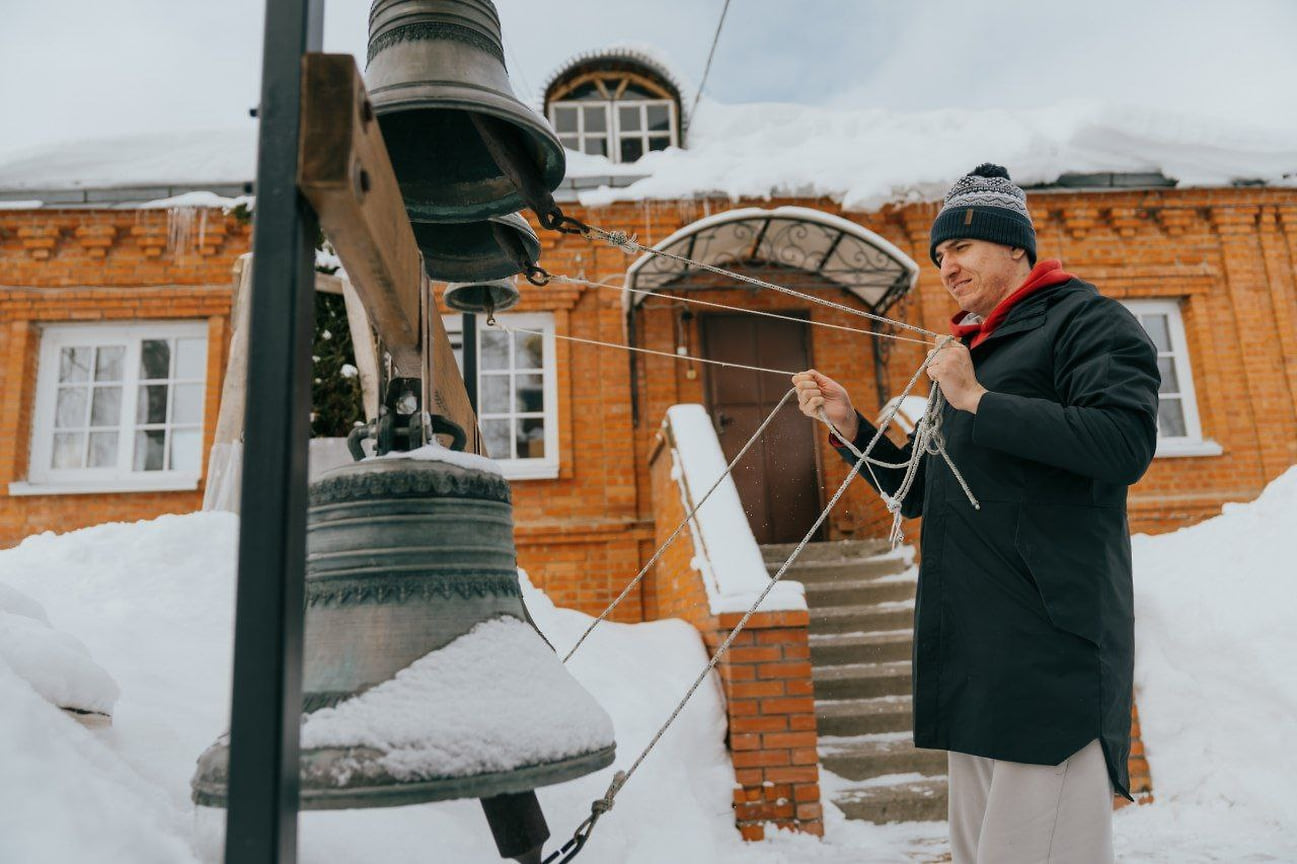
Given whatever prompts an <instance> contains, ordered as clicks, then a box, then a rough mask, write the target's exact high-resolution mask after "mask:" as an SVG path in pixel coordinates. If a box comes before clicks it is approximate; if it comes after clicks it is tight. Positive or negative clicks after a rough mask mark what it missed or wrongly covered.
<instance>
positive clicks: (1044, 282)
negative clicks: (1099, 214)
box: [950, 258, 1074, 348]
mask: <svg viewBox="0 0 1297 864" xmlns="http://www.w3.org/2000/svg"><path fill="white" fill-rule="evenodd" d="M1072 278H1074V277H1073V276H1072V274H1071V273H1068V272H1067V271H1066V270H1064V269H1063V262H1062V261H1059V260H1058V259H1057V258H1050V259H1048V260H1046V261H1041V262H1039V263H1038V264H1036V266H1035V267H1033V268H1032V269H1031V272H1030V273H1028V274H1027V279H1026V281H1025V282H1023V283H1022V284H1021V285H1020V286H1018V288H1017V289H1016V290H1015V291H1014V292H1013V293H1012V294H1010V295H1009V296H1008V297H1005V298H1004V299H1003V300H1001V301H1000V302H999V303H997V304H996V305H995V308H994V309H992V310H991V314H990V315H987V316H986V320H984V321H982V322H981V323H980V324H961V323H959V322H960V321H962V320H964V318H965V317H966V316H967V315H968V313H967V312H964V311H962V310H961V311H959V312H956V313H955V316H954V317H953V318H951V319H950V332H951V333H953V334H954V335H955V336H956V337H957V338H959V339H961V340H963V341H965V342H966V343H967V344H968V347H969V348H976V347H977V346H978V345H981V344H982V343H983V342H985V341H986V339H987V337H989V336H990V335H991V333H992V332H994V330H995V328H996V327H999V326H1000V325H1001V324H1003V323H1004V319H1005V318H1007V317H1008V315H1009V310H1010V309H1012V308H1013V306H1014V304H1016V303H1018V302H1019V301H1021V300H1022V299H1023V298H1025V297H1028V296H1030V295H1032V294H1035V293H1036V292H1037V291H1039V290H1041V289H1042V288H1048V287H1050V286H1051V285H1061V284H1063V283H1064V282H1067V281H1068V280H1070V279H1072ZM970 339H971V341H969V340H970Z"/></svg>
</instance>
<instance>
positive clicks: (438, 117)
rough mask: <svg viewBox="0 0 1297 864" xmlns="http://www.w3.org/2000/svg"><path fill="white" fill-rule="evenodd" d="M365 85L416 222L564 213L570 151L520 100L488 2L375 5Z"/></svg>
mask: <svg viewBox="0 0 1297 864" xmlns="http://www.w3.org/2000/svg"><path fill="white" fill-rule="evenodd" d="M365 85H366V87H367V89H368V90H369V94H370V98H371V100H372V102H373V105H374V110H375V112H376V113H377V115H378V122H379V126H380V127H381V128H382V132H383V141H384V142H385V143H386V144H387V152H388V154H389V155H390V156H391V158H392V168H393V169H394V171H395V172H396V179H397V182H398V183H399V184H400V186H401V195H402V196H403V197H404V199H405V208H406V211H407V212H408V213H409V215H410V218H411V219H414V220H421V221H425V222H473V221H477V220H481V219H485V218H487V217H488V216H497V215H501V214H504V213H512V212H514V211H516V210H520V209H522V208H523V207H524V206H527V207H531V208H532V209H533V210H535V211H536V212H537V215H539V216H542V218H544V217H545V215H546V214H547V213H552V212H554V211H555V210H556V209H557V208H556V206H555V205H554V200H553V197H552V196H551V195H550V193H551V192H552V191H553V190H554V189H555V188H557V187H558V184H559V183H561V182H562V180H563V174H564V172H565V170H566V160H565V158H564V155H563V146H562V145H561V144H560V143H559V140H558V137H557V136H556V135H555V134H554V131H553V130H552V129H551V128H550V126H549V124H548V123H546V122H545V120H544V118H542V117H541V116H540V115H538V114H537V113H536V112H534V111H532V110H531V109H530V108H528V107H527V106H526V105H524V104H523V103H522V102H520V101H518V98H517V97H516V96H515V95H514V93H513V88H512V87H511V86H510V84H509V73H508V70H507V69H506V68H505V62H504V47H503V45H502V42H501V36H500V18H499V15H498V14H497V13H496V10H495V6H494V4H492V3H491V2H490V0H375V2H374V4H373V6H371V7H370V11H369V62H368V65H367V66H366V68H365Z"/></svg>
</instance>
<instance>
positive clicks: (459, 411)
mask: <svg viewBox="0 0 1297 864" xmlns="http://www.w3.org/2000/svg"><path fill="white" fill-rule="evenodd" d="M297 184H298V187H299V188H300V189H301V191H302V195H303V196H305V198H306V199H307V200H308V201H310V202H311V205H312V206H313V207H314V208H315V212H316V213H317V214H319V217H320V227H321V228H322V229H323V230H324V233H325V235H326V236H327V237H328V238H329V242H330V243H332V244H333V249H334V251H335V252H337V253H338V258H339V259H341V261H342V267H343V269H344V270H346V271H347V277H348V278H349V279H350V280H351V284H352V286H353V287H354V288H355V289H356V293H357V295H358V296H359V297H360V300H361V305H362V306H364V309H365V313H366V315H367V316H368V317H369V320H370V322H371V323H372V324H373V326H374V329H375V330H376V331H377V332H378V336H379V338H380V339H381V340H382V341H383V344H384V346H385V347H386V348H387V350H388V351H389V352H391V355H392V360H393V362H394V363H395V364H396V367H397V369H398V370H399V371H400V374H401V375H404V376H413V377H422V376H423V375H424V374H425V373H424V370H425V369H426V368H427V366H428V365H431V367H432V370H433V375H432V377H433V380H432V388H431V389H432V395H433V398H432V403H433V404H432V405H430V406H429V408H428V410H430V411H432V412H434V413H438V414H441V415H443V416H445V417H446V418H448V419H449V420H451V421H452V422H454V423H457V424H458V425H460V426H461V427H463V428H464V431H465V432H466V433H467V434H468V445H467V447H466V449H468V450H469V451H470V452H474V453H480V452H481V447H482V444H481V441H482V436H481V434H480V432H479V431H478V428H477V417H476V415H475V414H474V413H473V409H472V406H471V404H470V402H469V399H468V393H467V391H466V390H465V388H464V379H463V378H462V377H461V376H460V374H459V368H458V367H457V366H456V365H455V357H454V352H453V351H452V350H451V348H450V343H449V341H448V340H447V338H446V330H445V327H444V326H443V325H442V323H441V316H440V315H439V314H438V313H437V311H436V309H435V308H434V307H430V312H431V319H432V320H431V335H432V338H431V340H429V341H431V343H432V344H431V345H427V346H425V345H424V344H423V341H424V340H422V339H421V338H420V303H421V302H427V303H429V304H431V303H432V295H431V293H430V289H429V286H428V278H427V275H426V274H425V273H424V270H423V258H422V256H421V255H420V253H419V247H418V244H417V243H416V242H415V239H414V230H413V229H412V228H411V227H410V220H409V217H408V216H407V215H406V212H405V203H404V202H403V200H402V199H401V190H400V187H399V186H398V185H397V182H396V174H395V172H394V171H393V170H392V162H391V159H390V158H389V157H388V155H387V147H386V145H385V144H384V143H383V136H382V134H381V133H380V132H379V128H378V121H377V118H376V117H375V116H374V111H373V107H372V105H371V104H370V101H369V95H368V93H366V91H365V82H364V79H363V78H362V77H361V74H360V70H359V69H358V68H357V67H356V61H355V59H354V58H353V57H352V56H351V55H350V54H307V55H306V56H305V57H304V58H303V65H302V138H301V147H300V154H299V159H298V177H297ZM429 361H430V362H429Z"/></svg>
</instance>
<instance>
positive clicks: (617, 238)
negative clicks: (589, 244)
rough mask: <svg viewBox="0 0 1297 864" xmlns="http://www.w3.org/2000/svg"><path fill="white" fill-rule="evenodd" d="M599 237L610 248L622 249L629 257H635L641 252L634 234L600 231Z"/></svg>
mask: <svg viewBox="0 0 1297 864" xmlns="http://www.w3.org/2000/svg"><path fill="white" fill-rule="evenodd" d="M599 235H600V236H601V237H603V240H604V242H605V243H607V244H608V245H609V246H612V247H614V248H616V249H620V250H621V251H623V252H625V253H626V254H628V255H634V254H635V253H636V252H638V251H639V244H638V243H636V242H635V235H634V234H628V233H627V232H625V231H599Z"/></svg>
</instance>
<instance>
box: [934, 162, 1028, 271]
mask: <svg viewBox="0 0 1297 864" xmlns="http://www.w3.org/2000/svg"><path fill="white" fill-rule="evenodd" d="M931 237H932V244H931V245H930V246H929V247H928V254H929V255H930V256H931V257H932V263H933V264H937V266H938V267H940V266H941V265H940V264H939V263H938V261H937V246H938V245H939V244H941V243H944V242H945V241H947V240H954V239H955V238H969V239H973V240H989V241H990V242H992V243H999V244H1001V245H1002V246H1013V247H1016V248H1018V249H1026V250H1027V261H1028V262H1029V263H1030V264H1031V266H1033V267H1035V266H1036V229H1035V227H1034V226H1032V224H1031V214H1030V213H1028V212H1027V196H1026V193H1024V192H1023V191H1022V190H1021V189H1020V188H1018V187H1017V186H1015V185H1014V184H1013V181H1012V180H1010V179H1009V172H1008V171H1006V170H1004V169H1003V168H1001V167H1000V166H999V165H992V164H991V163H989V162H986V163H983V164H981V165H978V166H977V167H976V168H974V169H973V170H972V173H970V174H965V175H964V176H963V177H961V178H960V179H959V180H958V181H957V182H956V183H955V185H954V186H952V187H950V191H949V192H947V193H946V203H945V204H944V205H943V206H942V208H941V212H940V213H938V214H937V218H936V221H934V222H933V223H932V232H931Z"/></svg>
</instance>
